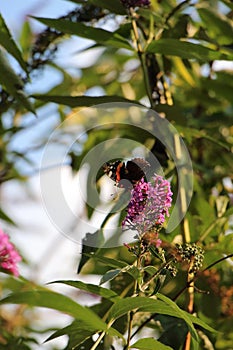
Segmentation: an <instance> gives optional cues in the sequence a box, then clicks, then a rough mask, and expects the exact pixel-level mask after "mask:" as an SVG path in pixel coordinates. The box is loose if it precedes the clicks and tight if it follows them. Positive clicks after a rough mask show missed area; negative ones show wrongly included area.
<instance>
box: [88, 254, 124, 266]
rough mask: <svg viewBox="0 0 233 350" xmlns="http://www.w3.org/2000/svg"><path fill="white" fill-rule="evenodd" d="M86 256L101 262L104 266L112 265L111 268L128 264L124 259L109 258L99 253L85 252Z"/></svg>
mask: <svg viewBox="0 0 233 350" xmlns="http://www.w3.org/2000/svg"><path fill="white" fill-rule="evenodd" d="M87 256H89V257H90V258H92V259H94V260H97V261H99V262H101V263H103V264H104V265H106V266H110V267H113V268H119V269H123V268H125V267H127V266H128V264H127V263H125V262H124V261H120V260H116V259H111V258H106V257H105V256H101V255H90V254H87Z"/></svg>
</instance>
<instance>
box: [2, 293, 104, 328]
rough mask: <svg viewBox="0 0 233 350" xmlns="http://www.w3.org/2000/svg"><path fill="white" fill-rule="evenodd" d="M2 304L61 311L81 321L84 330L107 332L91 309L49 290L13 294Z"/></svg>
mask: <svg viewBox="0 0 233 350" xmlns="http://www.w3.org/2000/svg"><path fill="white" fill-rule="evenodd" d="M0 304H26V305H30V306H38V307H45V308H49V309H54V310H57V311H61V312H63V313H66V314H69V315H71V316H73V317H74V318H76V319H78V320H80V321H81V322H82V325H83V329H87V330H93V331H106V330H107V325H106V323H104V322H103V321H102V320H101V318H99V317H98V316H97V315H96V314H95V313H94V312H92V311H91V310H90V309H89V308H87V307H84V306H81V305H79V304H78V303H76V302H75V301H73V300H72V299H70V298H68V297H67V296H65V295H62V294H59V293H55V292H52V291H47V290H34V291H24V292H18V293H13V294H11V295H9V296H8V297H6V298H4V299H2V300H1V301H0Z"/></svg>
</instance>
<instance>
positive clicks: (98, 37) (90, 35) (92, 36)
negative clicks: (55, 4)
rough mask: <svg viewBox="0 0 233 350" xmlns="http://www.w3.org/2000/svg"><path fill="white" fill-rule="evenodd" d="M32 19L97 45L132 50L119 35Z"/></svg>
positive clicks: (42, 19) (41, 19) (69, 24)
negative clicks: (92, 41)
mask: <svg viewBox="0 0 233 350" xmlns="http://www.w3.org/2000/svg"><path fill="white" fill-rule="evenodd" d="M32 18H34V19H36V20H37V21H39V22H41V23H43V24H45V25H47V26H48V27H52V28H55V29H57V30H59V31H60V32H62V33H66V34H70V35H77V36H80V37H82V38H86V39H89V40H94V41H95V42H97V43H99V44H104V45H109V46H113V47H117V48H119V49H120V48H124V49H128V50H132V47H131V45H130V44H129V43H128V41H127V40H126V39H125V38H124V37H121V36H120V35H119V34H114V33H112V32H109V31H107V30H104V29H101V28H94V27H91V26H86V25H85V24H83V23H80V22H79V23H78V22H71V21H67V20H64V19H51V18H41V17H32Z"/></svg>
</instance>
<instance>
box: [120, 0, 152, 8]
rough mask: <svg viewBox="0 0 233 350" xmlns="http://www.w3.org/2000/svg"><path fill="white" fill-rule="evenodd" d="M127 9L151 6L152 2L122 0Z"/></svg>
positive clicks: (146, 0) (145, 0) (148, 0)
mask: <svg viewBox="0 0 233 350" xmlns="http://www.w3.org/2000/svg"><path fill="white" fill-rule="evenodd" d="M121 2H122V4H123V5H124V7H126V8H130V7H146V6H149V5H150V0H121Z"/></svg>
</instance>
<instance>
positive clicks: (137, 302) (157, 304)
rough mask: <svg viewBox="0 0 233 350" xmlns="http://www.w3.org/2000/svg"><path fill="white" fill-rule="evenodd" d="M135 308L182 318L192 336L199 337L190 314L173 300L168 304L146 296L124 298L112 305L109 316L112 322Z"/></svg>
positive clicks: (139, 310)
mask: <svg viewBox="0 0 233 350" xmlns="http://www.w3.org/2000/svg"><path fill="white" fill-rule="evenodd" d="M166 299H168V298H166ZM169 300H170V299H169ZM171 306H172V307H171ZM133 310H134V311H137V312H141V311H144V312H150V313H156V314H162V315H170V316H174V317H178V318H181V319H183V320H184V321H185V322H186V323H187V326H188V327H189V330H190V332H191V334H192V336H193V337H194V338H195V339H197V338H198V337H197V333H196V331H195V329H194V327H193V324H192V322H191V320H190V317H189V315H187V314H186V313H185V312H184V311H183V310H181V309H180V308H179V307H178V306H177V305H176V304H175V303H174V302H172V301H171V300H170V302H169V304H168V303H167V302H163V301H161V300H158V299H152V298H145V297H135V298H132V297H131V298H124V299H121V300H119V301H117V302H116V303H115V304H114V305H113V306H112V307H111V309H110V311H109V316H108V318H109V320H110V321H111V322H112V321H114V320H116V319H117V318H119V317H121V316H123V315H125V314H127V313H128V312H129V311H133Z"/></svg>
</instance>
